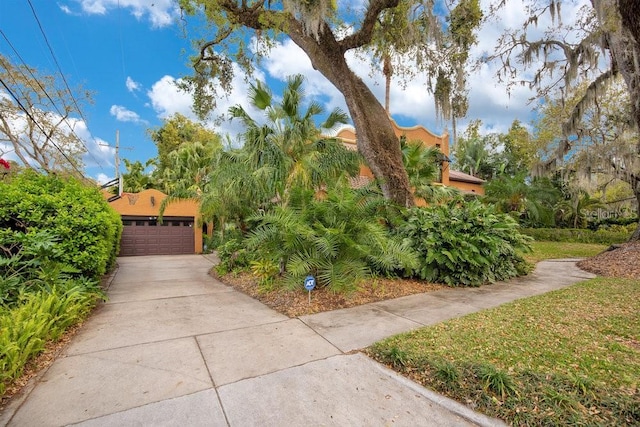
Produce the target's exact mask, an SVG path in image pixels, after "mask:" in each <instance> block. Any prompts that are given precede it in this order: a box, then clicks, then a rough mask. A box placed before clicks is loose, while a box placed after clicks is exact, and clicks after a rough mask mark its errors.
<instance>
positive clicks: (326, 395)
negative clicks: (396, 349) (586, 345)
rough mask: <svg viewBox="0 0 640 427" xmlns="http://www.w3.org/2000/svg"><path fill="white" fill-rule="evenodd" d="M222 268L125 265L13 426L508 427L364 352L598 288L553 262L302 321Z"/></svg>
mask: <svg viewBox="0 0 640 427" xmlns="http://www.w3.org/2000/svg"><path fill="white" fill-rule="evenodd" d="M212 262H213V261H212V260H211V259H209V258H208V257H206V256H200V255H185V256H154V257H130V258H120V259H119V260H118V264H119V269H118V271H117V273H116V275H115V277H114V279H113V282H112V284H111V287H110V288H109V292H108V293H109V301H108V302H107V303H105V304H102V305H101V306H100V307H99V308H98V309H97V310H96V312H95V314H94V315H92V316H91V318H90V319H89V320H88V321H87V322H86V323H85V325H84V326H83V327H82V329H81V331H80V332H79V333H78V335H77V336H76V337H75V338H74V339H73V341H72V343H71V344H70V345H69V346H68V347H67V348H66V349H65V351H64V353H63V354H62V356H61V357H59V358H58V359H57V360H56V361H55V362H54V363H53V365H52V366H51V367H50V368H49V369H48V370H47V371H46V372H44V373H43V374H41V376H39V377H38V378H36V379H35V380H34V381H32V383H31V384H30V386H29V387H28V388H27V390H26V392H25V393H24V395H23V396H21V398H18V399H15V400H14V401H13V402H12V404H11V405H10V406H9V407H8V408H7V409H6V410H5V411H4V412H3V413H2V414H0V425H9V426H63V425H80V426H303V425H304V426H307V425H313V426H316V425H317V426H320V425H340V426H344V425H352V426H386V425H395V426H416V425H421V426H431V425H432V426H466V425H501V424H502V423H501V422H500V421H498V420H495V419H491V418H488V417H485V416H484V415H481V414H478V413H475V412H473V411H471V410H470V409H468V408H467V407H465V406H463V405H460V404H458V403H457V402H454V401H451V400H449V399H446V398H444V397H442V396H440V395H438V394H435V393H433V392H431V391H429V390H427V389H425V388H423V387H421V386H419V385H417V384H415V383H413V382H411V381H408V380H406V379H405V378H403V377H401V376H398V375H397V374H395V373H394V372H392V371H390V370H388V369H386V368H385V367H384V366H382V365H379V364H378V363H376V362H373V361H371V360H370V359H368V358H367V357H365V356H364V355H362V354H361V353H357V352H352V350H355V349H359V348H362V347H365V346H368V345H370V344H372V343H373V342H375V341H377V340H379V339H381V338H383V337H386V336H389V335H392V334H395V333H399V332H402V331H407V330H411V329H414V328H417V327H421V326H423V325H428V324H433V323H437V322H440V321H442V320H446V319H448V318H451V317H456V316H459V315H463V314H467V313H470V312H473V311H477V310H480V309H483V308H488V307H493V306H496V305H499V304H502V303H504V302H508V301H512V300H514V299H517V298H522V297H525V296H530V295H535V294H539V293H542V292H546V291H549V290H552V289H557V288H560V287H564V286H568V285H569V284H571V283H574V282H576V281H578V280H583V279H586V278H589V277H593V276H592V275H590V274H587V273H585V272H583V271H581V270H579V269H577V268H576V267H575V263H574V262H573V261H569V260H566V261H562V260H561V261H557V262H545V263H542V264H539V266H538V268H537V269H536V272H534V274H532V275H531V276H530V277H528V278H525V279H518V280H514V281H511V282H509V283H499V284H494V285H491V286H486V287H482V288H477V289H464V290H462V289H446V290H444V291H438V292H432V293H428V294H422V295H414V296H409V297H404V298H399V299H397V300H393V301H384V302H380V303H374V304H369V305H366V306H361V307H355V308H351V309H344V310H337V311H334V312H329V313H320V314H316V315H311V316H303V317H301V318H297V319H290V318H288V317H286V316H284V315H281V314H279V313H277V312H275V311H273V310H271V309H270V308H268V307H266V306H264V305H263V304H261V303H259V302H257V301H255V300H253V299H252V298H249V297H247V296H246V295H244V294H241V293H239V292H237V291H235V290H234V289H232V288H230V287H227V286H225V285H223V284H221V283H219V282H218V281H216V280H215V279H213V278H211V277H210V276H209V275H208V274H207V272H208V270H209V269H210V268H211V266H212Z"/></svg>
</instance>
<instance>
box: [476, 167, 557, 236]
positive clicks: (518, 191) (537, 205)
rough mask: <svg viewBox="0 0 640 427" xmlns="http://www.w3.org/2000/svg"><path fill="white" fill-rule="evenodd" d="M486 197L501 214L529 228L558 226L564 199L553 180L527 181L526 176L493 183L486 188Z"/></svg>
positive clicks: (503, 178)
mask: <svg viewBox="0 0 640 427" xmlns="http://www.w3.org/2000/svg"><path fill="white" fill-rule="evenodd" d="M485 195H486V201H487V202H489V203H492V204H494V205H495V206H496V208H497V209H498V210H499V211H500V212H503V213H507V214H509V215H511V216H513V217H514V218H515V219H517V220H518V221H519V222H520V223H521V224H522V225H523V226H529V227H539V226H552V225H554V224H555V212H556V205H557V203H558V201H559V200H560V198H561V196H562V194H561V192H560V191H559V190H558V189H557V188H555V186H554V185H553V183H552V182H551V181H550V180H549V179H546V178H539V179H535V180H533V182H527V178H526V175H525V174H524V173H520V174H518V175H516V176H513V177H510V176H508V175H502V176H500V177H498V178H496V179H493V180H491V181H490V182H488V183H487V184H486V185H485Z"/></svg>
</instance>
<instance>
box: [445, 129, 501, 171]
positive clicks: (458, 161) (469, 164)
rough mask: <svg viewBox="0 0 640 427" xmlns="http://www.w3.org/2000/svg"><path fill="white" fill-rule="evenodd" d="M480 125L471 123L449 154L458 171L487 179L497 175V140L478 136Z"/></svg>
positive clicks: (493, 136) (487, 136) (490, 136)
mask: <svg viewBox="0 0 640 427" xmlns="http://www.w3.org/2000/svg"><path fill="white" fill-rule="evenodd" d="M481 125H482V122H481V121H479V120H475V121H473V122H471V123H470V124H469V127H467V130H466V131H465V133H464V135H463V136H461V137H459V138H458V140H457V141H455V143H454V145H453V147H451V154H452V157H453V164H454V165H455V167H456V168H457V169H458V170H460V171H462V172H465V173H468V174H469V175H473V176H476V177H478V178H482V179H488V178H492V177H493V176H495V175H496V174H497V173H498V166H497V165H496V164H495V163H496V162H495V154H496V148H497V147H496V145H497V140H496V138H495V135H486V136H482V135H480V126H481Z"/></svg>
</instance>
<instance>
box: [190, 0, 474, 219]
mask: <svg viewBox="0 0 640 427" xmlns="http://www.w3.org/2000/svg"><path fill="white" fill-rule="evenodd" d="M179 4H180V7H181V9H182V10H183V11H184V12H185V13H186V14H201V15H202V16H203V17H204V18H205V19H206V21H207V23H208V24H209V25H207V26H206V30H207V31H209V32H211V30H212V29H215V30H214V32H213V34H211V33H209V34H207V35H206V37H203V38H202V39H201V40H198V41H197V45H198V51H199V52H198V54H197V55H196V56H195V57H194V58H193V61H192V62H193V68H194V75H193V76H188V77H186V78H183V79H181V81H180V85H181V87H182V88H183V89H185V90H187V91H190V92H192V93H193V96H194V111H196V113H197V114H198V115H199V116H201V117H204V116H206V115H207V114H209V113H210V112H211V111H213V110H214V109H215V107H216V98H217V97H219V96H220V95H221V92H227V93H228V92H229V91H230V90H231V87H232V82H233V77H234V75H235V74H236V73H237V72H238V71H240V70H241V71H243V72H245V73H246V74H248V75H251V73H252V72H253V71H254V69H255V67H256V65H257V64H258V63H259V62H260V60H261V59H262V58H264V57H265V56H266V55H267V54H268V53H269V51H270V50H271V49H272V48H273V47H275V46H276V45H277V43H279V42H280V41H281V40H282V38H283V37H285V36H288V37H289V38H290V39H291V40H292V41H293V43H295V44H296V45H297V46H299V47H300V48H301V49H302V51H303V52H305V54H306V55H307V56H308V57H309V59H310V60H311V62H312V63H313V66H314V69H316V70H318V71H319V72H320V73H321V74H323V75H324V76H325V77H327V79H328V80H329V81H330V82H331V83H332V84H334V85H335V86H336V88H337V89H338V90H339V91H340V92H341V93H342V94H343V95H344V97H345V99H346V100H347V105H348V107H349V112H350V115H351V118H352V119H353V121H354V125H355V128H356V132H357V133H358V138H359V141H358V146H359V149H360V151H361V153H362V155H363V156H364V157H365V158H366V160H367V163H368V164H369V166H370V167H371V169H372V171H373V172H374V174H375V175H376V177H377V178H378V179H379V180H380V182H381V186H382V191H383V194H384V196H385V197H386V198H388V199H390V200H393V201H394V202H395V203H397V204H399V205H401V206H406V205H412V204H413V198H412V195H411V189H410V187H409V183H408V178H407V176H406V173H405V172H404V170H403V169H402V163H401V161H402V159H401V155H400V150H399V147H398V145H397V144H394V141H395V140H396V138H395V135H394V133H393V128H392V126H391V123H390V121H389V120H388V115H387V114H386V112H385V110H384V108H383V107H382V105H381V104H380V102H379V101H378V100H377V99H376V97H375V95H374V94H373V92H372V91H371V89H370V88H369V87H367V86H366V85H364V84H363V81H362V79H361V78H360V77H359V76H357V75H356V74H355V73H354V72H353V71H352V69H351V68H350V66H349V64H348V63H347V60H346V56H347V55H346V54H347V52H356V54H358V53H359V54H361V55H362V56H363V57H366V58H367V61H369V62H370V63H371V64H372V66H373V67H377V65H378V62H380V61H384V62H385V63H393V68H394V69H395V74H396V75H398V76H401V78H403V79H404V80H405V81H406V80H409V79H412V78H414V77H415V76H416V74H417V73H419V72H426V74H427V75H428V78H427V79H426V80H427V81H426V83H427V84H428V86H429V90H431V91H432V92H433V93H434V94H435V95H436V100H437V101H436V103H437V106H438V111H442V112H443V113H444V115H445V116H447V117H450V116H451V115H452V114H455V115H463V114H464V113H465V112H466V108H463V107H462V106H463V105H465V100H466V93H465V90H464V85H465V82H466V79H464V73H463V71H462V70H463V69H464V63H465V62H466V55H467V52H468V50H469V48H470V46H471V45H472V44H473V43H474V42H475V37H474V36H473V31H474V30H475V28H476V27H477V26H478V24H479V21H480V20H481V17H482V14H481V11H480V9H479V6H478V1H477V0H461V1H457V2H455V4H453V5H451V8H450V9H448V10H450V11H451V14H450V15H451V16H450V19H451V21H450V23H446V22H445V19H446V18H447V16H446V15H443V14H442V11H443V9H442V8H440V7H438V6H436V5H435V4H433V3H425V2H421V1H403V2H398V1H397V0H384V1H376V2H370V3H368V4H366V5H359V6H356V7H355V8H354V7H353V5H351V4H347V3H341V2H329V1H314V2H301V1H283V2H271V1H268V2H255V3H251V4H249V3H247V2H241V3H233V4H232V3H222V2H218V1H209V0H180V2H179ZM347 28H348V31H347V32H348V35H345V34H347V32H345V31H346V29H347ZM206 39H208V41H205V40H206ZM248 40H255V41H256V43H255V44H252V45H251V47H249V46H247V42H248ZM236 64H237V66H236ZM389 69H390V67H387V70H389ZM438 83H441V84H438ZM443 88H444V89H443Z"/></svg>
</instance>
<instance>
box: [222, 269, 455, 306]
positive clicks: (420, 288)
mask: <svg viewBox="0 0 640 427" xmlns="http://www.w3.org/2000/svg"><path fill="white" fill-rule="evenodd" d="M210 275H211V276H213V277H215V278H216V279H218V280H220V281H221V282H222V283H224V284H226V285H228V286H231V287H233V288H235V289H237V290H238V291H240V292H242V293H245V294H247V295H249V296H250V297H252V298H255V299H257V300H258V301H260V302H262V303H263V304H265V305H267V306H269V307H271V308H272V309H274V310H276V311H277V312H279V313H282V314H284V315H286V316H289V317H298V316H303V315H306V314H313V313H320V312H324V311H330V310H337V309H340V308H348V307H354V306H357V305H362V304H367V303H371V302H376V301H383V300H387V299H392V298H399V297H403V296H407V295H413V294H421V293H424V292H432V291H437V290H440V289H444V288H446V286H443V285H436V284H433V283H427V282H422V281H418V280H406V279H386V278H375V279H371V280H370V281H367V282H366V283H362V284H361V285H360V286H359V287H358V290H357V291H355V292H353V293H351V294H348V295H344V294H338V293H335V292H331V291H329V290H328V289H326V288H316V289H314V290H313V291H311V303H309V294H308V292H307V291H305V290H304V289H302V285H301V289H298V290H293V291H283V290H281V289H277V290H272V291H264V290H261V289H260V288H259V286H258V284H257V281H256V279H255V278H254V277H253V276H252V275H251V273H240V274H233V273H232V274H226V275H224V276H219V275H218V274H217V273H216V270H215V268H213V269H211V271H210Z"/></svg>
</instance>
